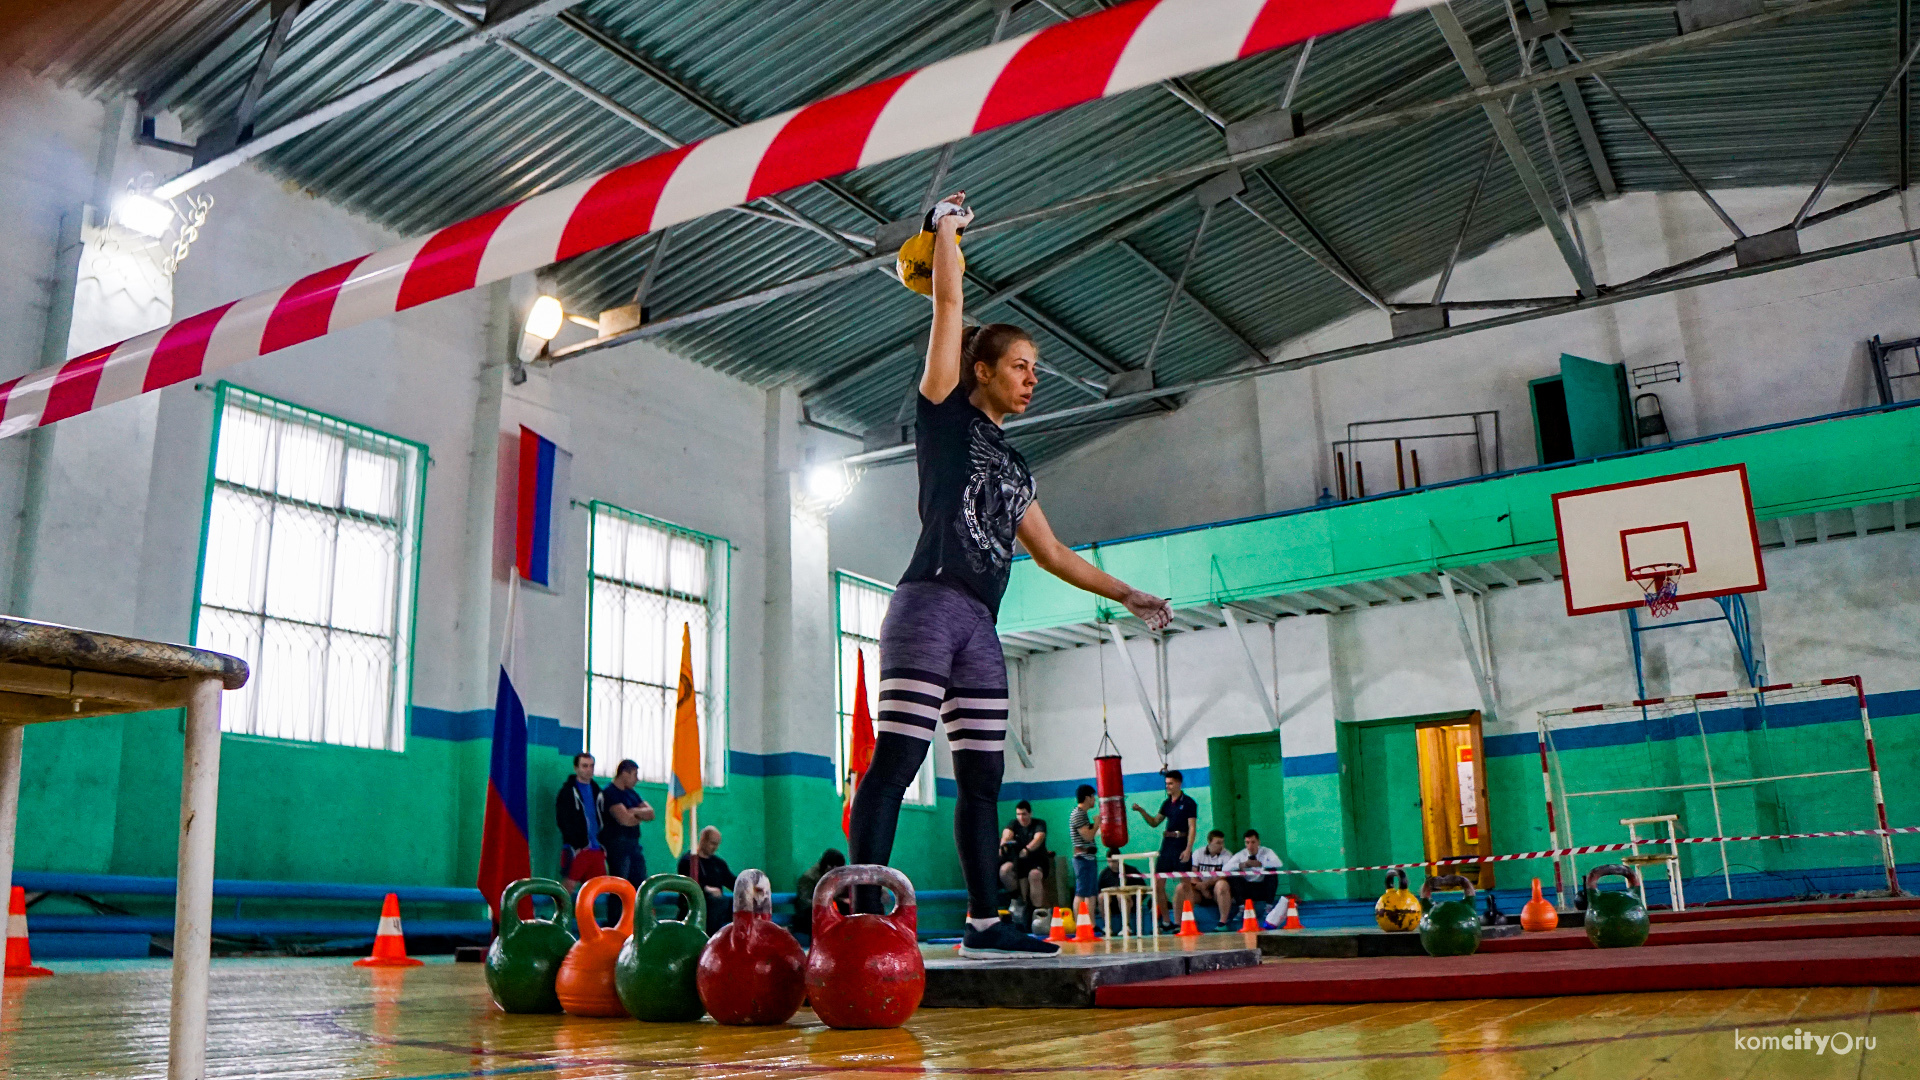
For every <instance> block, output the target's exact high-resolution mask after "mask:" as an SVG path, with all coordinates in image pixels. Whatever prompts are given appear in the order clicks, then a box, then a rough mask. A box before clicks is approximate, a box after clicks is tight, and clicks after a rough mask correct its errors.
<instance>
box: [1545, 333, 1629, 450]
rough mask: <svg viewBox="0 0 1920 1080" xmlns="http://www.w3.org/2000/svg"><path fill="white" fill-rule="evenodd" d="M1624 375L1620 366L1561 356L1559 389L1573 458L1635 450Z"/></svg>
mask: <svg viewBox="0 0 1920 1080" xmlns="http://www.w3.org/2000/svg"><path fill="white" fill-rule="evenodd" d="M1624 372H1625V369H1623V368H1622V367H1621V366H1620V365H1619V364H1602V363H1600V362H1599V361H1596V360H1587V359H1584V358H1582V357H1578V356H1574V355H1573V354H1571V353H1561V354H1560V387H1561V391H1562V393H1564V394H1565V395H1566V402H1567V427H1568V429H1569V432H1570V433H1571V434H1572V436H1573V456H1574V457H1576V458H1588V457H1593V456H1594V455H1596V454H1611V453H1614V452H1616V451H1619V450H1630V449H1632V448H1633V445H1634V444H1633V440H1632V439H1631V438H1630V437H1629V435H1628V432H1629V431H1630V430H1631V428H1630V427H1629V426H1628V424H1627V420H1626V413H1625V390H1624V383H1625V376H1624Z"/></svg>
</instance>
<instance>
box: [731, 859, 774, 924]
mask: <svg viewBox="0 0 1920 1080" xmlns="http://www.w3.org/2000/svg"><path fill="white" fill-rule="evenodd" d="M742 912H745V913H747V914H749V915H765V916H766V917H767V918H769V919H771V918H773V885H772V884H771V883H769V882H768V881H767V875H765V874H763V873H761V872H760V871H758V870H742V871H740V876H739V877H737V878H734V879H733V913H734V914H735V915H739V914H741V913H742Z"/></svg>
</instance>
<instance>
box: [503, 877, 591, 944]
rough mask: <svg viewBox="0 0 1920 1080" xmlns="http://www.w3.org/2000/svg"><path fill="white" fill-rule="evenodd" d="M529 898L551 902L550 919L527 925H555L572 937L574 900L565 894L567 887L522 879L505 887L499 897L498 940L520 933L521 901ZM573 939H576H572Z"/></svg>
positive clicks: (546, 881)
mask: <svg viewBox="0 0 1920 1080" xmlns="http://www.w3.org/2000/svg"><path fill="white" fill-rule="evenodd" d="M529 896H546V897H551V898H552V899H553V918H552V919H542V918H539V917H535V918H532V919H529V920H527V921H528V922H536V923H545V922H552V923H553V924H554V925H556V926H558V927H560V928H561V929H562V930H565V931H566V932H567V933H569V934H571V933H573V897H572V896H571V895H569V894H568V893H567V887H566V886H565V885H562V884H560V883H559V882H557V881H554V880H551V879H549V878H521V879H520V880H519V881H516V882H514V883H513V884H511V885H509V886H507V887H506V888H505V889H504V890H502V891H501V893H500V936H501V937H503V938H504V937H507V936H508V935H510V934H512V933H513V932H514V931H515V930H518V929H520V927H521V925H522V923H521V921H520V901H522V900H525V899H526V898H527V897H529ZM575 936H576V937H577V936H578V935H575Z"/></svg>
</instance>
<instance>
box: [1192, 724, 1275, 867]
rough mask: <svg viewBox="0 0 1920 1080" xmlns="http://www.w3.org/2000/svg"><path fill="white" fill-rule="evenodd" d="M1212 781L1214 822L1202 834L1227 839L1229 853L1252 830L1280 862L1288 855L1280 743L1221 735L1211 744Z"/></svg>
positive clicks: (1263, 736)
mask: <svg viewBox="0 0 1920 1080" xmlns="http://www.w3.org/2000/svg"><path fill="white" fill-rule="evenodd" d="M1207 761H1208V765H1209V766H1210V768H1211V772H1212V776H1213V780H1212V786H1211V791H1212V794H1213V815H1212V818H1213V820H1212V821H1211V822H1210V823H1208V824H1207V826H1206V828H1205V829H1203V830H1202V837H1203V838H1204V836H1205V833H1206V832H1207V831H1210V830H1213V829H1219V830H1220V831H1221V832H1224V833H1226V834H1227V847H1229V848H1236V847H1239V846H1240V835H1241V834H1242V833H1243V832H1245V831H1246V830H1247V829H1249V828H1253V829H1258V830H1259V831H1260V842H1261V843H1263V844H1265V845H1267V846H1268V847H1270V848H1272V849H1273V850H1274V853H1275V854H1277V855H1279V856H1280V857H1281V858H1283V859H1284V858H1286V855H1287V840H1286V837H1287V822H1286V809H1285V807H1286V783H1285V781H1283V780H1282V779H1281V772H1280V740H1279V738H1277V737H1276V736H1275V735H1273V734H1272V733H1271V732H1260V733H1258V734H1247V735H1217V736H1215V737H1213V738H1211V739H1208V740H1207Z"/></svg>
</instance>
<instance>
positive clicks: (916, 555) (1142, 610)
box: [849, 192, 1172, 957]
mask: <svg viewBox="0 0 1920 1080" xmlns="http://www.w3.org/2000/svg"><path fill="white" fill-rule="evenodd" d="M972 220H973V211H972V210H971V209H969V208H968V207H967V205H966V193H965V192H960V193H958V194H956V195H952V196H949V197H948V198H946V199H944V200H942V201H941V202H940V203H938V204H936V205H935V206H934V208H933V209H932V210H931V211H929V212H928V214H927V219H926V223H925V227H924V228H923V230H922V232H921V234H920V235H919V236H917V237H915V238H913V239H910V240H909V241H908V242H907V246H906V247H905V248H903V249H902V251H901V257H900V269H901V280H902V282H903V283H904V284H906V285H908V287H910V288H914V289H915V291H916V292H930V293H931V294H932V297H933V332H932V334H931V336H930V338H929V341H928V343H927V365H926V368H925V370H924V371H923V372H922V374H921V376H920V393H919V396H918V398H917V400H916V403H915V404H916V410H915V415H916V420H917V426H916V428H915V431H916V435H915V440H914V457H915V460H916V463H917V465H918V468H919V475H920V499H919V508H920V539H919V542H918V543H917V544H916V545H915V546H914V551H913V561H912V562H911V563H910V564H909V565H908V567H907V572H906V573H905V574H904V575H902V577H901V579H900V585H899V588H898V589H897V590H896V591H895V592H894V594H893V600H892V602H891V604H889V605H888V608H887V616H886V619H885V621H884V622H882V624H881V627H880V697H879V701H880V707H879V710H878V715H877V716H876V717H875V720H874V725H873V726H874V732H875V739H874V751H873V762H872V764H871V765H870V766H869V767H868V770H867V773H866V775H865V776H864V777H862V778H861V781H860V786H859V789H858V790H857V791H856V793H855V795H854V800H853V815H852V821H851V823H850V824H851V832H852V835H851V836H850V837H849V846H850V848H851V856H852V861H853V862H855V863H882V864H884V863H885V862H886V861H887V860H888V858H889V857H890V856H891V855H892V854H893V837H894V827H895V824H896V823H897V821H898V818H899V814H900V799H901V796H902V795H903V794H905V792H906V788H907V785H908V784H909V783H911V782H912V781H913V778H914V776H915V774H917V773H918V772H919V771H920V763H921V762H922V761H923V760H924V759H925V757H926V753H927V748H928V746H929V745H931V743H932V742H933V730H934V727H935V725H936V723H938V724H940V725H942V726H944V727H945V729H946V733H947V745H948V747H949V748H950V749H952V751H953V772H954V780H955V782H956V783H957V785H958V787H959V791H960V793H959V802H958V805H957V806H956V808H955V811H954V818H953V834H954V844H955V846H956V847H957V848H958V849H959V855H960V869H961V873H962V875H963V876H964V877H965V879H966V884H967V930H966V935H965V937H964V938H963V939H962V942H961V945H960V954H961V955H962V956H976V957H978V956H987V957H991V956H1005V955H1010V954H1042V955H1044V954H1050V953H1054V952H1057V951H1059V947H1058V946H1057V945H1053V944H1051V943H1049V942H1046V941H1042V940H1040V939H1039V938H1036V937H1033V936H1032V935H1030V934H1028V933H1026V932H1025V931H1024V930H1023V929H1022V928H1019V927H1015V926H1013V925H1012V924H1010V923H1003V922H1001V921H1000V919H999V903H998V901H999V896H998V889H999V883H1000V878H999V872H998V869H999V868H998V862H997V854H998V841H999V838H1000V826H999V821H998V804H999V798H1000V778H1001V773H1002V770H1003V767H1004V760H1003V757H1002V748H1003V747H1004V745H1005V742H1006V733H1007V666H1006V660H1005V658H1004V657H1003V656H1002V654H1001V651H1000V638H999V635H998V633H997V632H996V631H995V629H994V621H995V619H996V617H997V616H998V613H999V609H1000V598H1001V596H1002V594H1004V593H1005V592H1006V589H1007V575H1008V570H1009V568H1010V567H1011V565H1012V563H1013V554H1014V542H1015V540H1016V539H1017V540H1018V541H1019V543H1020V544H1021V545H1022V546H1024V547H1025V548H1026V550H1027V552H1028V553H1029V554H1031V555H1032V556H1033V561H1034V562H1035V563H1036V564H1037V565H1039V567H1040V568H1041V569H1043V570H1045V571H1047V572H1048V573H1050V574H1052V575H1054V576H1055V577H1058V578H1060V579H1061V580H1062V581H1065V582H1067V583H1068V584H1070V585H1073V586H1075V587H1077V588H1080V589H1085V590H1086V591H1088V592H1091V593H1095V594H1098V595H1100V596H1104V597H1106V598H1107V599H1109V600H1113V601H1116V602H1118V603H1120V604H1123V605H1125V606H1126V608H1127V610H1128V611H1131V612H1132V613H1133V614H1134V615H1136V616H1138V617H1139V618H1140V619H1141V620H1142V621H1144V622H1145V623H1146V624H1147V626H1148V627H1149V628H1150V629H1154V630H1158V629H1160V628H1162V627H1164V626H1166V625H1167V623H1168V622H1169V621H1170V620H1171V618H1172V613H1171V612H1170V611H1169V610H1168V608H1167V602H1166V601H1165V600H1162V599H1160V598H1159V597H1157V596H1153V595H1151V594H1148V593H1145V592H1141V591H1140V590H1139V589H1135V588H1133V587H1131V586H1129V585H1128V584H1126V583H1125V582H1123V581H1121V580H1119V579H1118V578H1115V577H1113V576H1112V575H1110V574H1107V573H1105V572H1104V571H1102V570H1100V569H1099V568H1097V567H1095V566H1093V565H1092V564H1091V563H1088V562H1087V561H1086V560H1085V559H1082V558H1081V557H1080V556H1079V555H1077V554H1075V553H1074V552H1073V551H1072V550H1070V549H1069V548H1068V547H1067V546H1066V545H1065V544H1063V543H1061V542H1060V541H1059V540H1058V539H1057V538H1056V537H1055V536H1054V535H1053V530H1052V529H1051V528H1049V527H1048V525H1047V518H1046V515H1045V514H1043V513H1041V511H1040V504H1039V503H1038V502H1036V501H1035V499H1034V481H1033V473H1032V472H1031V470H1029V469H1028V468H1027V463H1026V459H1024V458H1022V457H1021V456H1020V452H1019V451H1018V450H1016V449H1014V448H1013V445H1012V444H1011V443H1009V442H1008V441H1007V436H1006V433H1005V432H1004V431H1003V430H1002V429H1001V426H1002V425H1003V424H1004V423H1005V422H1006V419H1007V417H1009V416H1018V415H1019V414H1021V413H1023V412H1025V411H1026V410H1027V404H1028V402H1030V401H1031V400H1032V399H1033V391H1034V387H1035V386H1036V385H1037V384H1038V370H1037V368H1038V364H1039V360H1040V355H1039V351H1038V350H1037V349H1036V348H1035V346H1034V343H1033V338H1032V337H1031V336H1029V335H1028V334H1027V332H1026V331H1025V330H1022V329H1020V328H1019V327H1017V326H1010V325H1008V324H1006V323H992V324H988V325H985V326H973V327H969V326H967V325H966V324H965V320H964V317H963V303H964V298H963V295H962V278H963V275H964V272H965V263H964V261H963V260H962V258H961V255H960V235H961V233H962V231H963V230H964V229H965V228H966V226H967V224H968V223H969V222H971V221H972ZM929 248H930V257H928V249H929ZM910 255H912V256H913V258H909V256H910ZM928 271H930V274H929V276H930V277H931V281H930V282H926V281H924V280H922V279H921V278H920V275H921V274H923V273H927V272H928ZM921 286H924V287H921ZM856 903H857V905H858V906H859V908H860V910H862V911H877V910H878V905H879V896H878V894H877V890H872V889H865V890H861V895H859V896H858V897H857V900H856Z"/></svg>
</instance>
